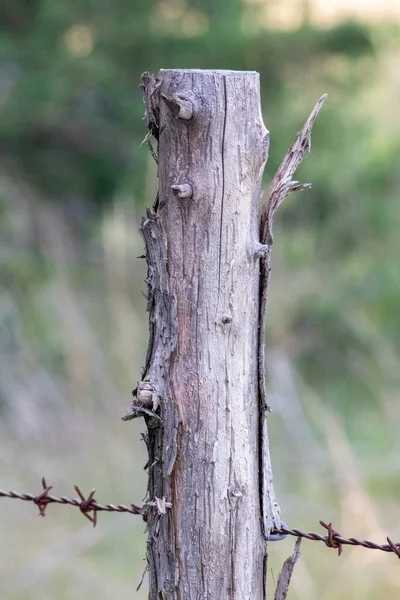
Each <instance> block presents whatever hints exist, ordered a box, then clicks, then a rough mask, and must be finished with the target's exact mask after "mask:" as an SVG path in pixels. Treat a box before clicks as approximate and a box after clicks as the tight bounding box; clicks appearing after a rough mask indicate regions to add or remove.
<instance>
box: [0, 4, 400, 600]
mask: <svg viewBox="0 0 400 600" xmlns="http://www.w3.org/2000/svg"><path fill="white" fill-rule="evenodd" d="M396 7H397V8H396ZM0 24H1V37H0V59H1V64H0V111H1V119H0V155H1V172H0V486H1V487H3V488H5V489H11V488H15V489H18V490H22V491H24V490H27V491H38V490H39V488H40V477H41V476H42V475H45V476H46V478H47V480H48V482H49V484H52V485H54V490H53V491H54V493H56V494H59V495H62V494H66V495H74V491H73V487H72V486H73V484H74V483H76V484H78V485H80V486H81V488H82V489H83V491H87V492H89V491H90V489H91V488H92V487H94V488H96V489H97V494H96V496H97V498H98V500H99V501H101V502H114V503H119V502H121V503H130V502H137V503H140V502H141V500H142V498H143V496H144V494H145V483H146V476H145V473H144V471H143V466H144V464H145V462H146V457H145V449H144V445H143V443H142V442H141V441H140V433H141V432H142V431H143V430H144V425H143V423H139V422H129V423H123V422H122V421H121V420H120V417H121V416H122V415H123V414H125V411H126V408H127V406H129V404H130V401H131V397H130V390H131V389H132V388H133V387H134V386H135V384H136V380H137V379H138V378H139V376H140V369H141V366H142V365H143V362H144V357H145V351H146V344H147V322H146V319H147V317H146V313H145V299H144V297H143V295H142V292H143V291H144V289H145V285H144V282H143V280H144V277H145V265H144V264H143V263H144V261H143V260H142V261H141V260H137V258H136V257H137V256H139V255H141V254H142V253H143V244H142V241H141V239H140V236H139V234H138V232H137V228H138V225H139V223H140V217H141V215H142V214H143V212H144V209H145V206H148V205H150V204H151V203H152V201H153V198H154V195H155V190H156V186H157V181H156V168H155V164H154V162H153V159H152V158H151V156H150V154H149V152H148V151H147V148H146V146H145V145H143V146H140V142H141V141H142V139H143V138H144V136H145V134H146V130H145V123H144V122H143V120H142V118H143V105H142V100H141V96H140V92H139V90H138V87H137V86H138V83H139V80H140V75H141V73H142V72H143V71H145V70H147V71H151V72H158V70H159V69H160V68H174V67H175V68H192V67H193V68H204V69H207V68H226V69H244V70H257V71H259V72H260V75H261V86H262V103H263V114H264V120H265V123H266V126H267V127H268V129H269V130H270V131H271V150H270V159H269V162H268V164H267V168H266V176H265V185H266V186H267V185H268V182H269V181H270V180H271V178H272V176H273V174H274V172H275V170H276V168H277V166H278V165H279V162H280V160H281V158H282V157H283V155H284V153H285V152H286V150H287V148H288V146H289V145H290V143H291V141H292V140H293V138H294V136H295V134H296V132H297V131H298V130H299V128H300V127H301V126H302V125H303V123H304V121H305V119H306V117H307V116H308V114H309V112H310V110H311V108H312V107H313V106H314V104H315V102H316V100H317V99H318V97H319V96H320V95H321V94H322V93H323V92H328V94H329V98H328V101H327V103H326V104H325V106H324V108H323V109H322V112H321V114H320V116H319V117H318V120H317V123H316V125H315V128H314V133H313V149H312V152H311V155H310V156H309V157H308V158H307V160H306V162H305V163H304V164H303V165H302V167H301V168H300V170H299V172H298V178H299V179H300V180H301V181H303V182H304V181H311V182H313V187H312V189H311V190H310V191H307V192H303V193H302V194H301V195H300V194H298V195H293V196H290V197H289V198H288V199H287V201H286V203H285V204H284V206H283V208H282V209H281V212H280V214H279V215H278V218H277V221H276V226H275V245H274V255H273V275H272V285H271V293H270V300H269V324H268V371H269V390H270V404H271V405H272V406H273V408H274V413H273V414H272V415H271V417H270V420H269V423H270V430H271V438H272V442H271V443H272V455H273V462H274V465H275V471H274V472H275V479H276V485H277V490H278V495H279V498H280V503H281V506H282V508H283V518H284V519H285V520H286V521H287V522H288V524H289V525H290V526H293V527H299V528H303V529H305V530H315V529H317V530H318V529H319V526H318V520H319V519H324V520H326V521H328V522H329V521H331V520H332V521H333V523H334V525H335V527H336V528H337V529H339V530H340V531H341V532H342V533H343V534H344V535H348V536H359V537H363V538H371V539H374V540H376V541H378V542H382V543H384V542H385V538H386V535H390V536H391V537H392V539H395V540H399V539H400V523H399V521H398V510H399V501H398V497H399V493H400V473H399V457H400V437H399V435H398V430H399V427H400V403H399V386H400V368H399V363H400V310H399V306H400V277H399V256H400V236H399V229H400V203H399V190H400V167H399V164H400V163H399V157H400V112H399V110H398V106H399V99H400V69H399V61H400V4H399V3H398V2H395V1H393V2H390V1H385V0H369V1H368V2H357V1H356V0H347V1H346V2H343V0H332V1H331V2H327V3H326V2H325V3H324V2H322V1H321V0H314V1H312V0H307V1H304V0H297V1H296V0H292V1H290V0H279V1H278V0H276V1H272V0H224V1H223V0H202V1H200V0H159V1H158V2H154V1H148V2H143V0H140V1H139V0H130V1H128V0H113V1H111V0H97V1H96V2H92V1H90V0H79V1H78V0H70V1H69V2H64V1H63V0H2V3H1V6H0ZM0 502H1V509H2V510H1V513H0V598H1V599H6V600H8V599H12V600H28V599H29V600H31V599H32V600H39V599H40V600H52V599H55V598H57V599H59V600H64V599H65V600H66V599H71V598H74V599H77V600H78V599H83V598H87V597H88V595H89V594H90V595H92V596H93V597H95V598H97V599H99V600H108V599H111V598H120V599H123V598H139V599H141V598H145V597H146V589H145V585H144V586H143V588H142V589H141V590H140V592H138V593H137V594H136V593H135V588H136V585H137V584H138V582H139V580H140V577H141V573H142V571H143V568H144V565H145V563H144V561H143V558H144V548H145V535H144V523H142V522H140V520H139V518H136V517H132V516H129V515H118V514H115V515H106V514H103V513H102V514H100V515H99V525H98V527H97V528H96V529H93V528H91V526H90V523H88V522H86V521H85V520H84V519H83V518H82V516H81V515H80V514H79V513H78V512H77V511H76V510H73V509H72V508H67V507H58V506H51V507H49V509H48V511H47V512H48V516H47V517H46V519H45V520H42V519H40V518H38V516H37V512H38V511H37V510H36V508H35V507H34V506H31V505H25V504H23V503H22V502H18V501H11V500H6V499H3V500H0ZM292 547H293V540H285V541H284V542H281V543H279V544H275V545H271V547H270V552H269V554H270V561H269V567H270V569H269V575H268V577H269V582H268V585H269V587H270V594H272V592H273V589H274V586H275V580H276V578H277V575H278V572H279V569H280V565H281V563H282V561H283V559H284V558H285V557H286V556H287V555H288V554H289V552H290V551H291V549H292ZM399 586H400V571H399V566H398V563H397V559H396V558H395V557H394V556H393V555H387V554H383V553H379V552H372V551H368V550H364V549H349V548H347V547H346V548H345V549H344V553H343V555H342V557H340V558H337V556H336V553H335V552H334V551H332V550H328V549H327V548H325V547H324V546H322V545H318V544H316V543H312V542H305V543H304V544H303V558H302V560H301V561H300V562H299V564H298V566H297V567H296V571H295V576H294V580H293V584H292V588H291V592H290V594H289V597H290V598H291V599H292V600H314V599H315V600H317V599H318V600H336V599H341V600H350V599H352V600H353V599H354V600H355V599H360V598H363V599H364V600H372V599H374V600H375V599H376V598H398V596H399V591H398V590H399Z"/></svg>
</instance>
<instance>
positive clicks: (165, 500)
mask: <svg viewBox="0 0 400 600" xmlns="http://www.w3.org/2000/svg"><path fill="white" fill-rule="evenodd" d="M142 87H143V93H144V99H145V105H146V115H147V124H148V127H149V130H150V132H151V134H152V135H153V136H154V137H155V138H156V140H157V152H155V151H154V156H155V158H156V159H157V161H158V174H159V191H158V194H157V198H156V200H155V202H154V205H153V208H152V209H151V210H148V211H147V214H146V217H145V219H144V220H143V222H142V226H141V232H142V235H143V238H144V241H145V245H146V258H147V263H148V278H147V286H148V312H149V323H150V341H149V346H148V351H147V358H146V364H145V367H144V371H143V375H142V381H141V382H139V384H138V387H137V389H136V390H135V391H134V396H135V397H134V403H133V405H132V409H131V414H130V415H128V416H127V417H126V418H132V417H135V416H139V415H144V417H145V420H146V424H147V434H146V436H145V439H146V443H147V448H148V454H149V461H148V473H149V482H148V494H147V500H148V502H149V511H148V515H147V524H148V546H147V559H148V565H149V585H150V593H149V598H150V600H162V599H164V600H165V599H168V600H199V598H210V599H213V600H227V599H234V598H235V599H237V600H262V599H263V598H264V597H265V565H266V536H268V529H270V528H271V527H273V526H274V525H275V526H276V527H279V525H280V521H279V507H278V506H277V503H276V501H275V500H274V494H273V487H272V478H271V474H270V472H267V476H266V477H265V476H264V474H263V473H264V471H265V469H264V466H263V460H264V459H265V456H267V459H268V451H267V452H265V450H268V448H267V439H266V435H267V434H266V427H265V426H264V422H265V414H264V411H265V409H266V406H265V403H263V401H262V399H261V396H262V395H263V394H262V393H261V392H262V390H261V391H260V386H259V356H260V348H259V344H260V339H264V338H263V336H260V335H259V324H260V322H261V324H263V323H264V320H263V319H261V320H260V307H261V305H262V303H263V301H262V296H263V291H264V290H263V288H265V287H266V284H265V282H266V281H267V280H268V273H269V256H270V247H271V243H272V237H270V238H269V237H268V239H266V240H263V239H260V201H261V178H262V174H263V169H264V165H265V162H266V160H267V155H268V147H269V134H268V131H267V130H266V128H265V126H264V124H263V120H262V116H261V111H260V93H259V75H258V73H255V72H238V71H202V70H162V71H160V73H159V75H158V76H157V77H156V78H155V77H153V76H151V75H149V74H144V76H143V85H142ZM293 172H294V171H293ZM290 183H291V178H290V180H289V184H290ZM286 193H288V191H286ZM275 200H276V197H275ZM268 206H269V205H268ZM272 214H273V213H272ZM265 215H266V220H265V219H264V221H263V225H262V227H263V228H264V229H265V230H266V231H267V234H268V236H270V234H271V231H270V229H271V227H270V225H271V226H272V216H271V215H269V213H268V210H267V211H266V212H265ZM268 215H269V216H268ZM269 217H270V219H269ZM261 237H262V231H261ZM260 242H266V243H263V244H262V243H260ZM260 263H261V268H260ZM263 273H264V280H263ZM263 281H264V284H263ZM263 455H264V459H263V458H262V457H263ZM263 494H264V499H263V498H262V495H263ZM265 498H267V500H268V501H269V502H268V501H266V499H265ZM263 511H264V513H265V512H268V514H262V513H263Z"/></svg>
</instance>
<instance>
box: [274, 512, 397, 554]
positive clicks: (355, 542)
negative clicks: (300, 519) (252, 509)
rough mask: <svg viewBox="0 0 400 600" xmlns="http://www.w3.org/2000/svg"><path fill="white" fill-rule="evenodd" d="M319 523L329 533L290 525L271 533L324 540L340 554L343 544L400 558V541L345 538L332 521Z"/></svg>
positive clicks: (315, 540)
mask: <svg viewBox="0 0 400 600" xmlns="http://www.w3.org/2000/svg"><path fill="white" fill-rule="evenodd" d="M319 524H320V525H321V526H322V527H324V529H327V530H328V535H321V534H320V533H314V532H305V531H302V530H301V529H289V527H281V528H280V529H276V530H275V529H274V530H273V531H272V532H271V533H274V534H282V533H283V534H286V535H292V536H294V537H298V538H304V539H306V540H311V541H312V542H324V544H325V545H326V546H327V547H328V548H335V549H337V551H338V556H340V555H341V553H342V550H343V546H362V547H363V548H367V549H368V550H381V551H382V552H393V553H394V554H396V555H397V556H398V558H400V542H397V543H395V542H393V541H392V540H391V539H390V538H389V537H387V538H386V539H387V542H388V543H387V544H377V543H376V542H371V541H370V540H359V539H358V538H354V537H351V538H345V537H343V536H342V535H341V534H340V533H339V532H338V531H336V530H335V529H334V528H333V526H332V523H325V521H319Z"/></svg>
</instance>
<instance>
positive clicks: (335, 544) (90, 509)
mask: <svg viewBox="0 0 400 600" xmlns="http://www.w3.org/2000/svg"><path fill="white" fill-rule="evenodd" d="M42 488H43V489H42V491H41V492H40V493H39V494H27V493H20V492H16V491H15V490H11V491H9V492H6V491H5V490H2V489H0V498H11V499H16V500H27V501H29V502H33V503H34V504H36V506H37V507H38V509H39V515H40V516H42V517H44V516H46V508H47V506H48V505H49V504H53V503H55V504H68V505H69V506H76V507H78V508H79V510H80V511H81V512H82V514H83V515H84V517H86V518H87V519H88V520H89V521H90V522H91V523H93V527H95V526H96V524H97V512H98V511H106V512H119V513H130V514H132V515H139V516H142V518H143V519H144V520H145V521H146V520H147V510H148V507H156V508H157V511H158V513H159V514H164V513H165V512H166V509H167V508H171V503H170V502H166V499H165V498H155V500H154V501H152V502H145V504H143V505H142V506H138V505H137V504H129V505H126V504H100V503H99V502H97V500H96V499H95V497H94V495H95V493H96V490H92V491H91V492H90V494H89V495H88V496H87V498H86V497H85V496H84V494H83V493H82V491H81V489H80V488H79V487H78V486H77V485H75V486H74V488H75V491H76V493H77V494H78V496H79V498H69V497H68V496H60V497H58V496H53V495H51V494H49V492H50V490H51V489H53V486H51V485H50V486H48V485H47V483H46V480H45V478H44V477H42ZM319 523H320V525H321V526H322V527H323V528H324V529H326V530H327V532H328V533H327V535H323V534H320V533H315V532H306V531H302V530H301V529H290V528H289V527H283V526H282V527H281V528H280V529H274V530H272V531H271V533H272V534H274V535H279V534H284V535H291V536H294V537H297V538H304V539H306V540H310V541H312V542H323V543H324V544H325V545H326V546H327V547H328V548H334V549H336V550H337V551H338V556H340V555H341V554H342V550H343V546H361V547H363V548H367V549H368V550H381V551H382V552H392V553H393V554H396V556H397V557H398V558H400V542H397V543H395V542H393V541H392V540H391V539H390V538H389V537H387V538H386V539H387V544H377V543H376V542H372V541H370V540H360V539H358V538H354V537H351V538H346V537H343V536H342V535H341V534H340V533H339V532H338V531H336V530H335V529H334V528H333V525H332V523H325V521H319Z"/></svg>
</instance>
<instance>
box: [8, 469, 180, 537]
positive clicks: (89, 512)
mask: <svg viewBox="0 0 400 600" xmlns="http://www.w3.org/2000/svg"><path fill="white" fill-rule="evenodd" d="M42 488H43V490H42V491H41V492H40V494H27V493H20V492H16V491H15V490H11V491H9V492H7V491H5V490H2V489H0V497H2V498H12V499H17V500H27V501H28V502H33V503H34V504H36V506H37V507H38V509H39V515H40V516H42V517H44V516H46V508H47V506H48V505H49V504H53V503H56V504H68V505H70V506H76V507H78V508H79V510H80V511H81V512H82V514H83V515H84V517H86V518H87V519H88V520H89V521H90V522H91V523H93V527H95V526H96V524H97V512H98V511H106V512H120V513H124V512H126V513H131V514H133V515H141V516H142V517H143V518H144V519H146V510H147V507H148V506H157V507H158V504H159V503H160V502H162V501H161V500H160V499H159V498H157V499H156V502H147V503H145V504H144V505H143V506H138V505H137V504H129V505H126V504H100V503H99V502H97V500H96V499H95V497H94V495H95V493H96V490H92V491H91V492H90V494H89V495H88V497H87V498H86V497H85V496H84V494H83V493H82V491H81V489H80V488H79V487H78V486H77V485H75V486H74V488H75V491H76V493H77V494H78V496H79V498H69V497H68V496H60V497H58V496H53V495H50V494H49V491H50V490H51V489H52V488H53V486H51V485H50V486H48V485H47V484H46V480H45V478H44V477H42ZM157 501H158V503H157ZM164 505H165V506H168V505H169V503H166V502H165V500H164ZM158 508H159V507H158ZM159 510H160V509H159Z"/></svg>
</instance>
